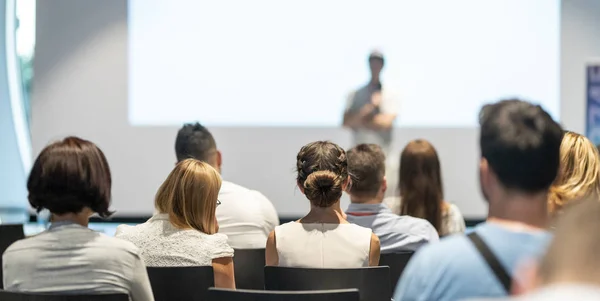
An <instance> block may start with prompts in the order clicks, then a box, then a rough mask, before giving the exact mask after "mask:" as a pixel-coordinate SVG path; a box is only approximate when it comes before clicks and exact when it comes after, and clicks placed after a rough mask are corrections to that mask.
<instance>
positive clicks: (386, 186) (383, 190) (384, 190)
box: [381, 176, 388, 194]
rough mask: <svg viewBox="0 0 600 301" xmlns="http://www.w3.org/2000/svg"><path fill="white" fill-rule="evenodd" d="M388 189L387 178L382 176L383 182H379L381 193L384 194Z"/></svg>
mask: <svg viewBox="0 0 600 301" xmlns="http://www.w3.org/2000/svg"><path fill="white" fill-rule="evenodd" d="M387 189H388V185H387V177H385V176H383V182H381V193H383V194H385V192H386V191H387Z"/></svg>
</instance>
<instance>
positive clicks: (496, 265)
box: [467, 231, 512, 294]
mask: <svg viewBox="0 0 600 301" xmlns="http://www.w3.org/2000/svg"><path fill="white" fill-rule="evenodd" d="M467 237H469V239H470V240H471V242H472V243H473V245H475V247H476V248H477V251H479V253H480V254H481V256H483V258H484V259H485V261H486V262H487V264H488V266H489V267H490V269H492V272H494V275H496V278H498V281H500V283H501V284H502V286H503V287H504V289H505V290H506V293H507V294H510V289H511V284H512V279H511V277H510V275H509V274H508V273H507V272H506V270H505V269H504V267H503V266H502V264H501V263H500V261H499V260H498V258H497V257H496V255H494V253H492V250H490V248H489V247H488V245H486V244H485V242H484V241H483V240H482V239H481V237H480V236H479V235H477V233H476V232H475V231H473V232H471V233H469V235H467Z"/></svg>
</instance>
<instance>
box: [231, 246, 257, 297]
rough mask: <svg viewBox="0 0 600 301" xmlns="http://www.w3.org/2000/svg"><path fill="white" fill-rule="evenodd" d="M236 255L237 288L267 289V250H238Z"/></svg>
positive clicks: (234, 263) (234, 257) (234, 265)
mask: <svg viewBox="0 0 600 301" xmlns="http://www.w3.org/2000/svg"><path fill="white" fill-rule="evenodd" d="M234 254H235V255H234V256H233V268H234V270H235V271H234V273H235V287H236V288H239V289H253V290H262V289H265V274H264V273H265V272H264V271H265V249H236V250H235V253H234Z"/></svg>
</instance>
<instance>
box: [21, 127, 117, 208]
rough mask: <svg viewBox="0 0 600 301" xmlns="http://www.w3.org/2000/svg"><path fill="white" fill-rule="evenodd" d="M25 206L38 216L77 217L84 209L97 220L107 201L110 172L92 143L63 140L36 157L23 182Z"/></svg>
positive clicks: (100, 153)
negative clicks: (25, 198)
mask: <svg viewBox="0 0 600 301" xmlns="http://www.w3.org/2000/svg"><path fill="white" fill-rule="evenodd" d="M27 190H28V191H29V196H28V199H29V203H30V204H31V206H32V207H33V208H35V209H36V210H37V211H38V212H39V211H41V210H42V209H44V208H46V209H48V210H49V211H50V212H52V213H54V214H59V215H60V214H66V213H79V212H81V210H83V209H84V208H85V207H88V208H90V209H91V210H92V211H94V212H96V213H98V214H99V215H100V216H101V217H108V216H110V215H111V214H112V212H110V211H109V210H108V207H109V205H110V198H111V192H110V190H111V176H110V168H109V167H108V162H107V161H106V157H105V156H104V153H102V151H101V150H100V149H99V148H98V147H97V146H96V145H95V144H94V143H92V142H90V141H87V140H83V139H81V138H77V137H67V138H65V139H63V140H62V141H58V142H55V143H52V144H50V145H48V146H46V148H44V149H43V150H42V152H41V153H40V155H39V156H38V157H37V159H36V160H35V162H34V164H33V168H32V169H31V173H30V174H29V179H28V180H27Z"/></svg>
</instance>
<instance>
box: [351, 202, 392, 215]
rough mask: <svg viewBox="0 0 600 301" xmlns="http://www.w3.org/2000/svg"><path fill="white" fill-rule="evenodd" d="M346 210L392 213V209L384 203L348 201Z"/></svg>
mask: <svg viewBox="0 0 600 301" xmlns="http://www.w3.org/2000/svg"><path fill="white" fill-rule="evenodd" d="M346 212H365V213H366V212H369V213H392V210H390V208H388V206H387V205H384V204H358V203H350V205H349V206H348V209H347V210H346Z"/></svg>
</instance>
